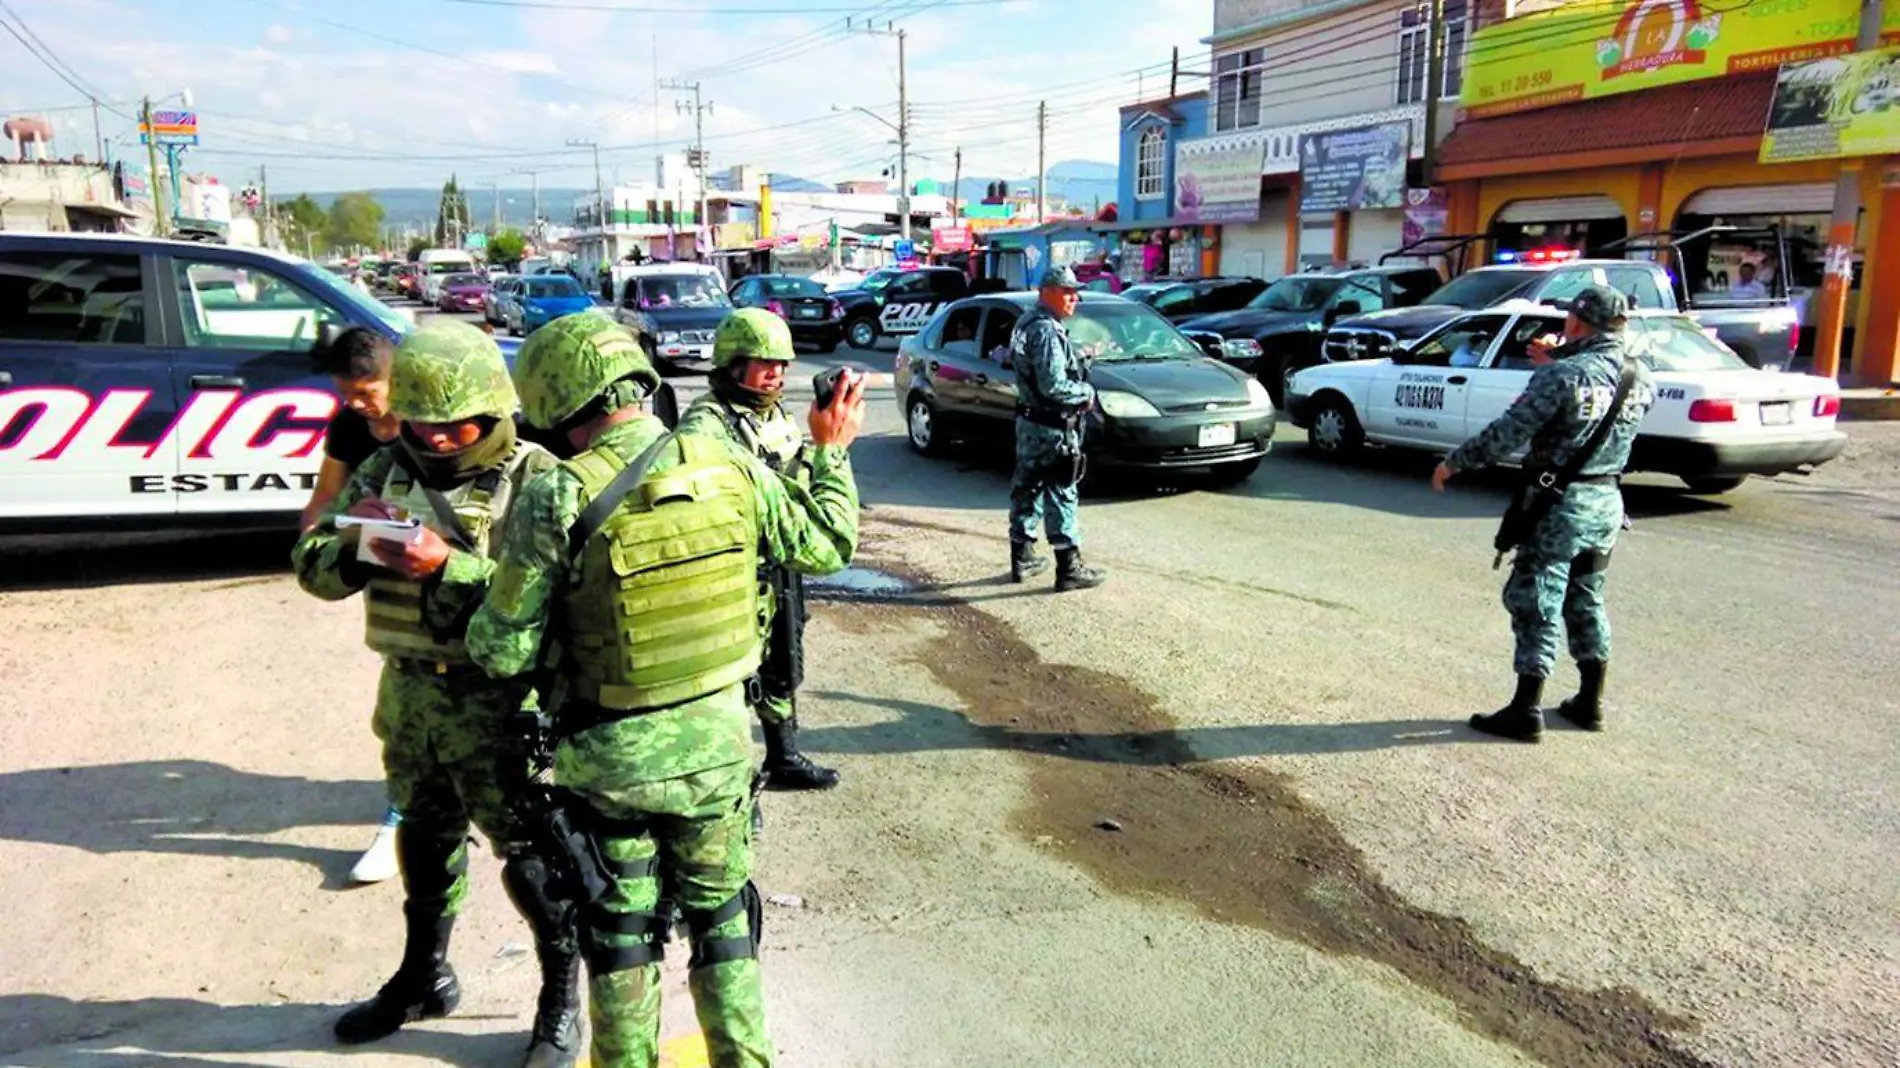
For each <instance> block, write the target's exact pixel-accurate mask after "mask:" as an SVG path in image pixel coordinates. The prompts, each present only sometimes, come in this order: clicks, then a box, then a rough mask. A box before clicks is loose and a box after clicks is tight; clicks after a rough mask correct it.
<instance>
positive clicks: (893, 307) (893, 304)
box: [831, 267, 970, 349]
mask: <svg viewBox="0 0 1900 1068" xmlns="http://www.w3.org/2000/svg"><path fill="white" fill-rule="evenodd" d="M969 295H970V280H969V278H968V277H966V276H965V275H964V273H963V272H962V271H959V270H957V269H956V268H955V267H913V268H885V269H882V270H876V271H872V272H871V273H870V274H869V275H866V276H865V279H864V281H863V282H860V283H859V284H858V285H857V287H856V288H854V289H844V290H839V291H838V292H836V293H833V294H831V296H832V297H833V299H835V300H837V302H838V303H839V304H840V305H842V306H843V308H844V340H845V344H847V345H850V346H851V347H852V348H854V349H868V348H870V347H872V346H874V345H876V344H877V339H878V338H880V337H907V336H909V335H911V334H915V333H916V332H917V331H919V330H922V329H923V328H924V324H926V323H928V322H930V320H931V319H932V318H933V317H935V316H936V314H937V310H938V309H939V308H942V307H943V306H944V305H945V304H949V303H950V302H952V301H957V300H962V299H963V298H964V297H967V296H969Z"/></svg>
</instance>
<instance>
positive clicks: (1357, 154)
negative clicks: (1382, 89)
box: [1300, 122, 1412, 215]
mask: <svg viewBox="0 0 1900 1068" xmlns="http://www.w3.org/2000/svg"><path fill="white" fill-rule="evenodd" d="M1411 145H1412V124H1411V123H1409V122H1388V123H1381V124H1379V125H1377V126H1361V127H1358V128H1356V129H1351V130H1334V131H1331V132H1329V133H1318V134H1301V135H1300V214H1302V215H1323V214H1327V213H1330V212H1335V211H1360V210H1362V209H1375V210H1376V209H1382V208H1400V207H1404V206H1405V161H1406V159H1407V158H1408V156H1409V155H1410V154H1411Z"/></svg>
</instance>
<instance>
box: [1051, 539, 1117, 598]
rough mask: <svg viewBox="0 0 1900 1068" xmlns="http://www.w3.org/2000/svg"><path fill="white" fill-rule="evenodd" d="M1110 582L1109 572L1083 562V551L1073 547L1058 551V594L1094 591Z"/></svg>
mask: <svg viewBox="0 0 1900 1068" xmlns="http://www.w3.org/2000/svg"><path fill="white" fill-rule="evenodd" d="M1107 581H1108V572H1106V571H1098V570H1096V569H1094V568H1092V567H1090V566H1089V565H1087V564H1085V563H1083V562H1082V550H1081V549H1078V548H1076V547H1075V546H1073V545H1070V546H1067V547H1066V548H1061V549H1057V550H1056V592H1057V593H1063V592H1065V591H1068V590H1092V589H1094V588H1095V587H1097V586H1100V585H1101V584H1102V583H1104V582H1107Z"/></svg>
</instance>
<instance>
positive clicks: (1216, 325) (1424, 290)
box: [1178, 266, 1445, 405]
mask: <svg viewBox="0 0 1900 1068" xmlns="http://www.w3.org/2000/svg"><path fill="white" fill-rule="evenodd" d="M1444 282H1445V279H1444V276H1443V275H1441V274H1439V273H1438V269H1437V268H1435V267H1396V266H1395V267H1368V268H1363V269H1359V270H1351V271H1337V272H1308V273H1301V274H1290V275H1287V276H1286V277H1284V278H1282V279H1280V280H1279V281H1277V282H1274V283H1273V284H1272V285H1270V286H1268V287H1267V288H1266V289H1265V290H1263V291H1262V292H1261V293H1260V295H1259V296H1257V297H1255V298H1253V299H1252V300H1250V301H1248V302H1247V305H1246V306H1245V307H1243V308H1241V309H1239V310H1237V311H1230V312H1220V313H1217V314H1214V315H1203V316H1199V317H1197V318H1193V319H1189V320H1187V321H1186V322H1183V323H1180V324H1178V325H1179V326H1180V327H1181V329H1182V330H1185V331H1189V332H1190V333H1195V332H1205V333H1213V334H1219V335H1220V336H1221V337H1223V338H1228V339H1230V340H1234V339H1242V338H1245V339H1251V340H1253V341H1256V342H1258V343H1259V344H1260V359H1259V364H1258V367H1259V370H1258V375H1259V377H1260V380H1261V382H1263V383H1265V384H1266V387H1267V391H1268V392H1269V393H1272V394H1273V403H1274V404H1275V405H1284V404H1285V401H1286V382H1287V379H1289V378H1291V377H1293V374H1294V372H1296V371H1299V370H1301V369H1303V368H1307V367H1312V366H1314V365H1316V364H1318V363H1320V362H1322V361H1321V356H1320V338H1321V337H1322V336H1323V335H1324V334H1325V332H1326V329H1327V327H1330V326H1332V325H1333V323H1335V322H1337V321H1338V320H1340V319H1343V318H1345V317H1346V316H1349V315H1358V314H1360V313H1362V312H1370V311H1378V310H1380V309H1383V308H1406V307H1411V306H1412V305H1414V304H1417V303H1418V302H1420V301H1422V300H1424V299H1425V298H1426V297H1427V296H1430V295H1431V293H1432V292H1433V291H1434V290H1436V289H1438V288H1439V287H1440V286H1442V285H1443V284H1444Z"/></svg>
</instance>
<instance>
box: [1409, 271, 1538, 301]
mask: <svg viewBox="0 0 1900 1068" xmlns="http://www.w3.org/2000/svg"><path fill="white" fill-rule="evenodd" d="M1537 275H1538V272H1536V271H1473V272H1471V273H1470V274H1467V275H1465V276H1463V277H1461V278H1457V279H1454V280H1452V282H1451V283H1450V284H1448V285H1445V286H1442V287H1440V288H1439V290H1438V292H1436V293H1433V294H1432V295H1431V296H1429V297H1426V298H1425V301H1424V303H1426V304H1436V305H1442V306H1446V307H1452V308H1488V307H1490V306H1491V305H1493V304H1496V303H1497V302H1498V301H1500V300H1503V299H1504V297H1505V295H1506V294H1508V293H1510V292H1512V291H1513V290H1515V289H1518V288H1519V287H1521V286H1523V285H1524V284H1525V283H1526V282H1529V281H1531V280H1533V279H1535V278H1536V277H1537Z"/></svg>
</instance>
